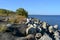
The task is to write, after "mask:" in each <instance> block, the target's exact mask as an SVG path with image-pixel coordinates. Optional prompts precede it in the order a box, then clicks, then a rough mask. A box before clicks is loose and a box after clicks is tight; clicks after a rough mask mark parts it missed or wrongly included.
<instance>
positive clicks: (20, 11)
mask: <svg viewBox="0 0 60 40" xmlns="http://www.w3.org/2000/svg"><path fill="white" fill-rule="evenodd" d="M16 13H17V14H18V15H22V16H26V17H28V12H27V11H26V10H25V9H23V8H19V9H17V10H16Z"/></svg>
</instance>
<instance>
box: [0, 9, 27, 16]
mask: <svg viewBox="0 0 60 40" xmlns="http://www.w3.org/2000/svg"><path fill="white" fill-rule="evenodd" d="M14 13H15V14H18V15H21V16H25V17H28V12H27V11H26V10H25V9H23V8H19V9H17V10H16V12H14V11H11V10H6V9H0V14H6V16H8V15H9V14H14Z"/></svg>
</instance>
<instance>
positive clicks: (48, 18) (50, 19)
mask: <svg viewBox="0 0 60 40" xmlns="http://www.w3.org/2000/svg"><path fill="white" fill-rule="evenodd" d="M29 17H33V18H38V19H39V20H41V21H45V22H47V23H48V24H50V25H55V24H58V26H59V29H60V15H29Z"/></svg>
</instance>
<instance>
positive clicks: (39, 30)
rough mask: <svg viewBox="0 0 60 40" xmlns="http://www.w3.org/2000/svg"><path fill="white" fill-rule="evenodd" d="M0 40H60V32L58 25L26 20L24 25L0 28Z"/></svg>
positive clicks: (9, 25)
mask: <svg viewBox="0 0 60 40" xmlns="http://www.w3.org/2000/svg"><path fill="white" fill-rule="evenodd" d="M0 40H60V31H59V29H58V25H54V26H52V25H49V24H48V23H46V22H43V21H40V20H39V19H36V18H26V21H25V22H24V23H22V24H14V23H13V24H6V25H4V26H0Z"/></svg>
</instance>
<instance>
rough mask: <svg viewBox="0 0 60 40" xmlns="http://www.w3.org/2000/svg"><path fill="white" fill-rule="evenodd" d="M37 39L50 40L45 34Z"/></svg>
mask: <svg viewBox="0 0 60 40" xmlns="http://www.w3.org/2000/svg"><path fill="white" fill-rule="evenodd" d="M38 40H52V38H50V37H49V36H48V35H47V34H44V35H43V36H42V37H41V38H40V39H38Z"/></svg>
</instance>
